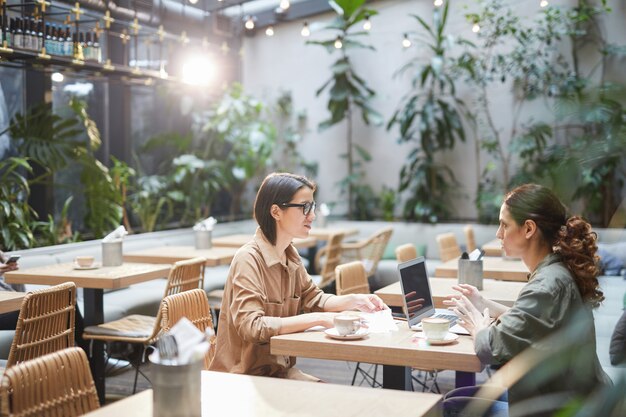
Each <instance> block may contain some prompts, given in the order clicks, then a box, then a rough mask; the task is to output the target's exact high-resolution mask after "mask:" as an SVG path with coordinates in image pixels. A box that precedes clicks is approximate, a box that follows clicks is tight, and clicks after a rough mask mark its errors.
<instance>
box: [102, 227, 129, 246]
mask: <svg viewBox="0 0 626 417" xmlns="http://www.w3.org/2000/svg"><path fill="white" fill-rule="evenodd" d="M127 234H128V232H127V231H126V228H125V227H124V226H120V227H118V228H117V229H115V230H114V231H112V232H111V233H109V234H108V235H106V236H105V237H104V238H102V242H103V243H107V242H118V241H120V240H122V238H123V237H124V236H126V235H127Z"/></svg>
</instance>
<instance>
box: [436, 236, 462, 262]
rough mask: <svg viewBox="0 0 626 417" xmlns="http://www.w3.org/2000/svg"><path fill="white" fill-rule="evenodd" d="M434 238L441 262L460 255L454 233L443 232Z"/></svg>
mask: <svg viewBox="0 0 626 417" xmlns="http://www.w3.org/2000/svg"><path fill="white" fill-rule="evenodd" d="M436 240H437V245H438V246H439V258H441V261H442V262H446V261H449V260H450V259H454V258H458V257H460V256H461V248H460V247H459V244H458V243H457V242H456V237H455V236H454V233H443V234H440V235H437V237H436Z"/></svg>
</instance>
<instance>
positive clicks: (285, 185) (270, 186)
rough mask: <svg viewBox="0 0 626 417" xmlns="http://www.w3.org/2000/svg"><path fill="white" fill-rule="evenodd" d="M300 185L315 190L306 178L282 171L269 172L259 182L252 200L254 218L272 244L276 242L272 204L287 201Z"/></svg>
mask: <svg viewBox="0 0 626 417" xmlns="http://www.w3.org/2000/svg"><path fill="white" fill-rule="evenodd" d="M302 187H309V188H310V189H311V190H313V191H315V183H314V182H313V181H311V180H309V179H308V178H306V177H303V176H301V175H294V174H288V173H282V172H280V173H278V172H274V173H272V174H269V175H268V176H267V177H265V179H264V180H263V182H262V183H261V187H259V191H258V192H257V194H256V200H255V201H254V218H255V219H256V221H257V223H258V224H259V227H260V228H261V231H262V232H263V234H264V235H265V237H266V238H267V240H268V241H269V242H270V243H271V244H272V245H275V244H276V220H275V219H274V218H273V217H272V214H271V212H270V210H271V208H272V205H273V204H278V205H280V204H283V203H289V202H290V201H291V199H292V198H293V196H294V195H295V194H296V193H297V192H298V190H300V189H301V188H302Z"/></svg>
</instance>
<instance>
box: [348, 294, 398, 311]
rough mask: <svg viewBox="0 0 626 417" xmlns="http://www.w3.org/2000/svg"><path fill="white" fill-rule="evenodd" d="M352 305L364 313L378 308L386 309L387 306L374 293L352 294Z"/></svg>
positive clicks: (378, 309)
mask: <svg viewBox="0 0 626 417" xmlns="http://www.w3.org/2000/svg"><path fill="white" fill-rule="evenodd" d="M352 297H353V298H354V300H353V307H352V308H356V309H357V310H359V311H364V312H366V313H374V312H376V311H380V310H386V309H388V308H389V307H387V305H386V304H385V303H384V302H383V300H381V299H380V297H379V296H377V295H375V294H352Z"/></svg>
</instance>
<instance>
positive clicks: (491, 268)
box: [435, 256, 529, 282]
mask: <svg viewBox="0 0 626 417" xmlns="http://www.w3.org/2000/svg"><path fill="white" fill-rule="evenodd" d="M458 272H459V259H458V258H455V259H450V260H449V261H447V262H443V263H442V264H440V265H438V266H437V267H436V268H435V276H436V277H439V278H458ZM528 274H529V271H528V268H527V267H526V265H524V263H523V262H522V261H521V260H520V259H504V258H502V257H494V256H485V257H484V258H483V277H484V278H493V279H501V280H505V281H522V282H527V281H528Z"/></svg>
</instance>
